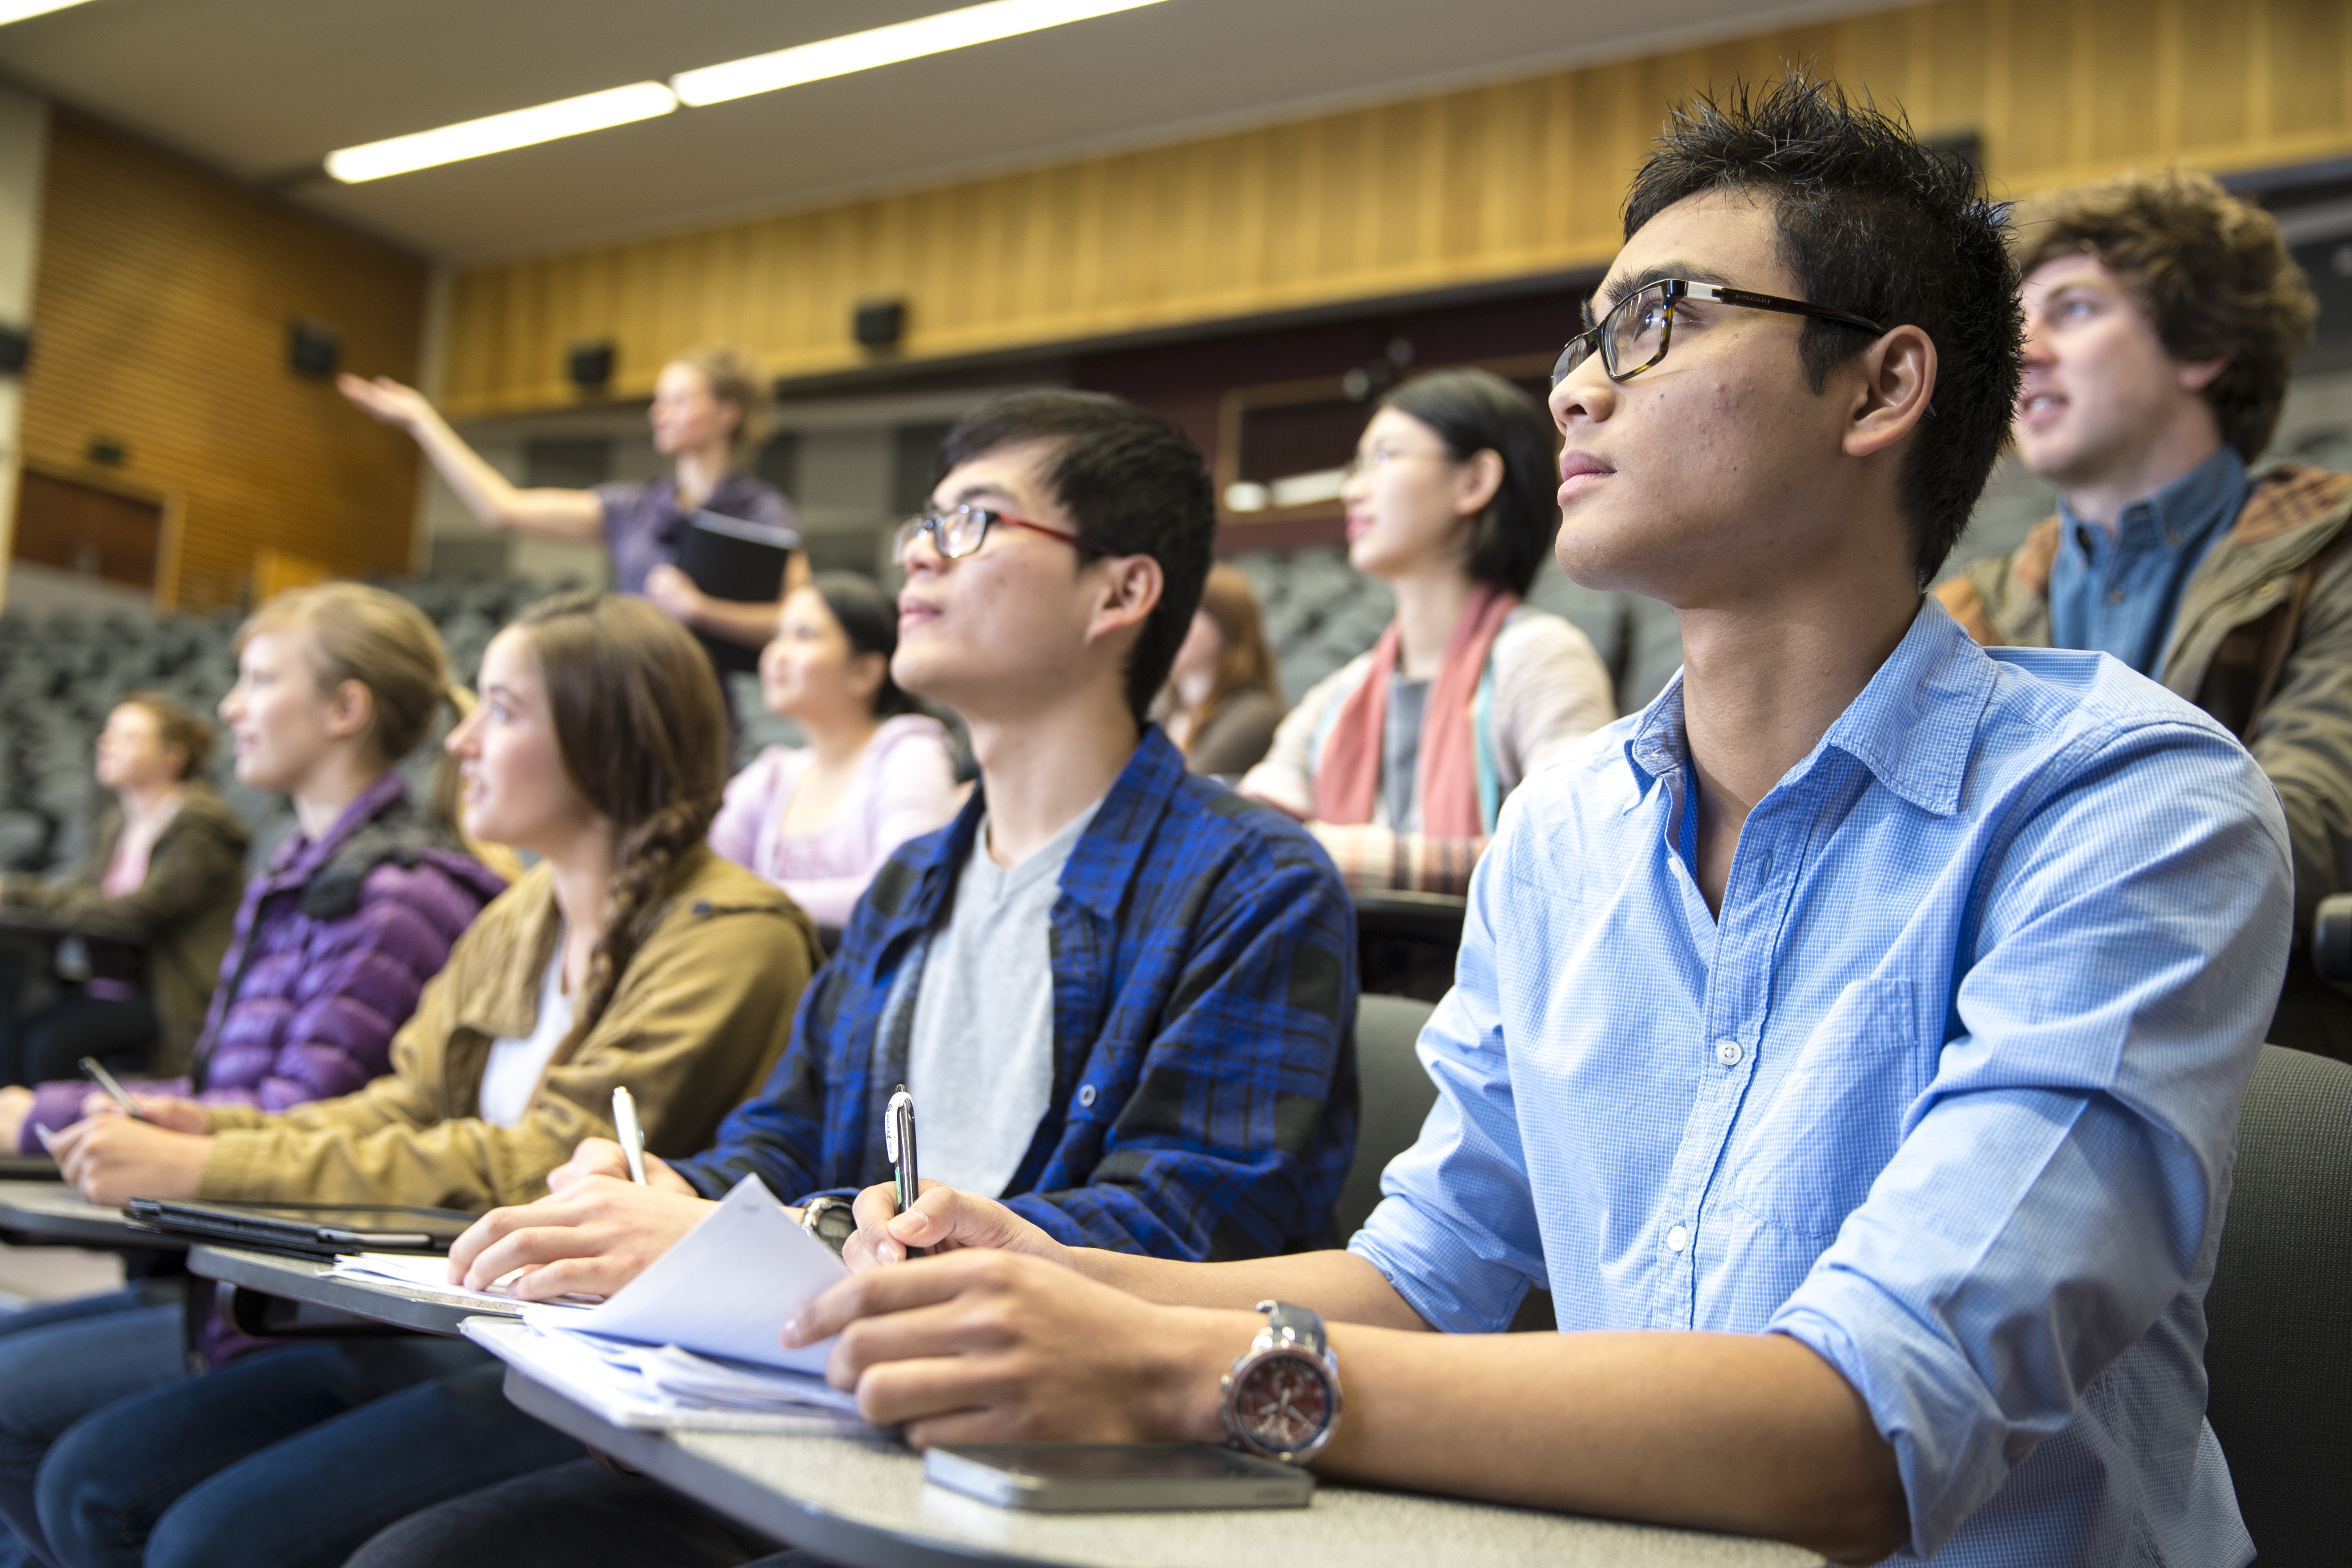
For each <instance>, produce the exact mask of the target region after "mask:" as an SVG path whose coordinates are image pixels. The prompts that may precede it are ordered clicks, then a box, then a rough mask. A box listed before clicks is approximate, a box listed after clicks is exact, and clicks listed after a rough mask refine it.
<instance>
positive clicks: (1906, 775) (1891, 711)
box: [1625, 598, 1994, 816]
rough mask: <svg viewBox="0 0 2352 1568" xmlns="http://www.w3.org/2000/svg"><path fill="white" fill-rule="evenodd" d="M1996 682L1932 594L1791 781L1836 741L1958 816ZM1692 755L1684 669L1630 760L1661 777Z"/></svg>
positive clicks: (1911, 794)
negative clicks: (1971, 757)
mask: <svg viewBox="0 0 2352 1568" xmlns="http://www.w3.org/2000/svg"><path fill="white" fill-rule="evenodd" d="M1993 679H1994V670H1993V664H1992V660H1991V659H1990V658H1989V657H1987V655H1986V654H1985V651H1984V650H1983V649H1982V648H1980V647H1978V646H1977V645H1976V642H1975V640H1974V639H1973V638H1971V637H1969V635H1968V633H1966V632H1964V631H1962V630H1961V629H1960V626H1959V623H1958V622H1957V621H1955V620H1953V619H1952V617H1951V616H1949V615H1948V614H1947V613H1946V612H1945V610H1944V607H1943V606H1942V605H1939V604H1937V602H1936V601H1935V600H1934V599H1933V598H1930V599H1928V600H1927V602H1926V603H1925V604H1923V605H1921V606H1920V609H1919V613H1918V614H1917V615H1916V616H1914V617H1912V621H1911V629H1910V630H1909V631H1907V632H1906V633H1904V634H1903V640H1902V641H1901V642H1899V643H1897V644H1895V651H1894V652H1893V653H1891V654H1889V655H1888V656H1887V658H1886V662H1885V663H1884V664H1882V665H1880V666H1879V667H1878V671H1877V673H1876V674H1874V675H1873V676H1872V677H1871V678H1870V682H1869V684H1868V685H1866V686H1864V688H1863V689H1862V693H1861V695H1860V696H1858V697H1856V698H1855V699H1854V700H1853V702H1852V703H1850V704H1848V705H1847V707H1846V710H1845V711H1844V712H1843V713H1841V714H1839V715H1838V716H1837V718H1836V720H1835V721H1833V722H1832V724H1831V725H1830V727H1829V729H1828V731H1826V732H1825V733H1823V735H1822V738H1821V741H1820V742H1819V743H1817V744H1816V745H1815V746H1814V747H1813V749H1812V751H1811V752H1809V753H1808V754H1807V755H1806V757H1805V759H1804V760H1803V761H1802V762H1801V763H1798V764H1797V765H1796V766H1795V767H1793V768H1791V769H1790V770H1789V778H1790V779H1794V778H1800V777H1802V776H1803V775H1804V774H1806V773H1810V772H1811V771H1812V769H1813V767H1814V765H1815V764H1816V763H1818V762H1819V760H1820V758H1821V756H1822V752H1823V751H1825V750H1827V749H1828V748H1831V747H1835V748H1836V749H1837V750H1839V751H1841V752H1845V753H1846V754H1847V755H1848V756H1851V757H1853V759H1854V760H1855V761H1856V762H1858V763H1861V764H1862V765H1863V766H1864V767H1866V768H1868V769H1869V770H1870V771H1871V773H1872V775H1873V776H1874V777H1875V778H1876V779H1877V780H1878V782H1879V783H1880V784H1884V785H1885V787H1886V788H1887V790H1889V791H1890V792H1891V793H1893V794H1895V795H1899V796H1901V797H1902V798H1903V799H1905V800H1906V801H1909V802H1910V803H1911V804H1912V805H1916V806H1917V807H1918V808H1919V809H1920V810H1922V811H1926V812H1931V813H1933V814H1934V815H1936V816H1950V815H1951V814H1952V813H1953V812H1955V811H1957V810H1958V809H1959V803H1960V785H1961V784H1962V782H1963V781H1964V779H1965V778H1966V775H1967V773H1968V764H1969V755H1970V753H1972V752H1974V751H1975V749H1976V735H1977V721H1978V720H1979V718H1980V717H1981V716H1982V715H1983V713H1984V709H1985V704H1986V702H1987V701H1989V700H1990V699H1991V696H1992V686H1993ZM1689 754H1690V743H1689V741H1688V740H1687V739H1686V738H1685V732H1684V728H1683V678H1682V674H1681V672H1680V671H1676V672H1675V678H1674V679H1672V680H1671V681H1669V682H1667V684H1666V689H1664V691H1662V692H1660V693H1659V694H1658V697H1657V700H1655V701H1654V702H1652V703H1651V704H1650V706H1649V707H1648V709H1647V710H1644V711H1643V714H1642V717H1641V718H1640V720H1639V721H1636V723H1635V724H1634V726H1633V731H1632V733H1631V734H1629V735H1628V736H1627V737H1626V739H1625V760H1626V761H1627V762H1628V763H1631V764H1632V765H1633V768H1634V769H1635V770H1636V771H1637V772H1638V773H1643V774H1646V775H1648V777H1650V778H1652V779H1656V778H1662V777H1664V776H1666V775H1669V774H1672V773H1679V772H1680V771H1681V770H1682V766H1683V759H1684V758H1685V757H1686V756H1688V755H1689ZM1782 782H1783V783H1786V782H1788V781H1787V780H1785V779H1784V780H1783V781H1782Z"/></svg>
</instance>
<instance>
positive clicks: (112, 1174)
mask: <svg viewBox="0 0 2352 1568" xmlns="http://www.w3.org/2000/svg"><path fill="white" fill-rule="evenodd" d="M212 1152H213V1141H212V1139H211V1137H210V1136H209V1135H205V1134H198V1133H190V1132H173V1131H169V1130H168V1129H165V1128H162V1127H158V1126H156V1125H154V1124H153V1123H152V1122H148V1121H133V1120H132V1119H131V1118H130V1117H128V1116H89V1117H84V1118H83V1119H82V1120H81V1121H77V1122H75V1123H74V1124H73V1125H72V1126H70V1127H68V1128H67V1129H66V1130H65V1131H63V1132H60V1133H58V1141H57V1155H58V1170H59V1171H60V1172H62V1173H64V1175H65V1178H66V1180H67V1181H68V1182H71V1183H72V1184H74V1185H75V1186H77V1187H79V1188H80V1189H81V1195H82V1196H84V1197H86V1198H88V1199H89V1201H90V1202H92V1203H94V1204H108V1205H117V1204H121V1203H123V1202H125V1201H127V1200H129V1199H131V1198H192V1197H194V1196H195V1195H196V1189H197V1187H198V1186H199V1185H201V1184H202V1183H203V1181H204V1174H205V1161H206V1160H208V1159H210V1158H211V1157H212Z"/></svg>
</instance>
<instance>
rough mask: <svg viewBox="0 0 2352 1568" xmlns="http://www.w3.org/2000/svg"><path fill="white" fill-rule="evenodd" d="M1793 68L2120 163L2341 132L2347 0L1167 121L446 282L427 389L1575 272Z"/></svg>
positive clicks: (1904, 28) (632, 388) (518, 398)
mask: <svg viewBox="0 0 2352 1568" xmlns="http://www.w3.org/2000/svg"><path fill="white" fill-rule="evenodd" d="M1784 61H1800V62H1802V61H1810V62H1812V63H1814V64H1815V65H1816V66H1817V67H1818V68H1820V69H1822V71H1824V72H1826V73H1828V74H1831V75H1833V76H1835V77H1837V78H1839V79H1842V80H1843V81H1844V82H1845V83H1847V84H1848V85H1849V86H1851V87H1859V88H1867V89H1869V90H1870V91H1871V92H1872V93H1874V95H1875V96H1876V98H1877V99H1878V100H1879V101H1880V102H1882V103H1898V104H1900V105H1902V106H1903V107H1904V108H1905V109H1906V110H1907V112H1908V113H1909V115H1910V118H1911V121H1912V122H1913V124H1914V125H1915V126H1916V127H1917V128H1918V129H1919V130H1920V131H1921V132H1925V133H1929V134H1937V133H1944V132H1958V131H1969V130H1973V131H1975V132H1978V133H1979V135H1980V136H1981V138H1982V145H1983V150H1984V158H1985V164H1986V170H1987V174H1988V175H1989V177H1990V180H1991V181H1992V183H1993V186H1994V188H1995V190H1996V191H1999V192H2001V193H2003V194H2006V195H2013V196H2014V195H2030V194H2031V193H2032V192H2034V191H2037V190H2043V189H2049V188H2053V187H2055V186H2058V185H2063V184H2069V183H2073V182H2074V181H2078V180H2083V179H2088V178H2094V177H2096V176H2098V175H2101V174H2109V173H2112V172H2115V171H2116V170H2119V169H2122V168H2124V167H2126V166H2129V165H2132V164H2135V163H2140V164H2155V163H2167V162H2172V161H2178V162H2180V163H2186V164H2189V165H2191V166H2195V167H2200V168H2207V169H2212V170H2217V171H2228V170H2232V169H2246V168H2256V167H2264V166H2273V165H2282V164H2292V163H2303V162H2308V161H2312V160H2315V159H2319V158H2325V157H2332V156H2336V155H2340V154H2343V153H2347V152H2352V5H2345V4H2343V3H2342V0H1932V3H1930V4H1926V5H1910V6H1906V7H1903V8H1901V9H1896V10H1889V11H1883V12H1877V13H1873V14H1869V15H1864V16H1854V17H1850V18H1847V19H1844V20H1841V21H1834V22H1829V23H1823V24H1821V25H1818V26H1804V27H1794V28H1790V29H1786V30H1782V31H1777V32H1769V33H1764V34H1760V35H1758V36H1756V37H1749V38H1744V39H1740V40H1738V41H1736V42H1730V43H1722V44H1715V45H1709V46H1706V47H1694V48H1688V49H1682V50H1677V51H1674V52H1672V53H1667V54H1661V55H1656V56H1653V57H1649V58H1642V59H1636V60H1631V61H1624V62H1620V63H1614V64H1609V65H1599V66H1591V67H1586V68H1579V69H1574V70H1567V71H1559V72H1556V73H1553V74H1550V75H1546V76H1539V77H1534V78H1530V79H1525V80H1519V81H1511V82H1505V83H1501V84H1499V85H1495V86H1489V87H1480V88H1475V89H1465V90H1462V91H1455V92H1448V93H1443V94H1439V95H1436V96H1433V97H1428V98H1423V99H1419V100H1412V101H1409V102H1403V103H1397V104H1392V105H1388V106H1384V107H1380V108H1372V109H1366V110H1357V111H1353V112H1347V113H1336V114H1327V115H1321V116H1318V117H1316V118H1313V119H1309V120H1303V121H1297V122H1295V123H1290V124H1283V125H1276V126H1271V127H1266V128H1263V129H1258V130H1251V131H1245V132H1235V133H1233V134H1227V135H1221V136H1213V137H1209V138H1206V139H1202V140H1199V141H1193V142H1185V143H1182V144H1181V145H1174V146H1167V147H1160V148H1154V149H1150V150H1147V151H1141V152H1133V153H1118V154H1115V155H1110V156H1104V157H1096V158H1087V159H1081V160H1078V161H1076V162H1073V163H1063V164H1059V165H1056V166H1054V167H1050V168H1043V169H1037V170H1034V171H1030V172H1026V173H1021V174H1006V175H1003V176H1000V177H994V178H988V179H979V180H971V181H966V182H962V183H960V184H950V185H944V186H940V187H937V188H933V189H928V190H919V191H912V192H908V193H904V194H899V195H887V196H880V197H877V198H874V199H871V200H866V201H857V202H850V203H846V204H844V205H837V206H832V207H826V208H824V209H821V210H816V211H809V212H801V213H794V214H791V215H787V216H779V217H773V218H769V219H765V220H759V221H752V222H743V223H731V224H728V225H724V226H719V227H713V228H707V229H703V230H700V231H698V232H693V233H687V234H678V235H673V236H668V237H660V238H654V239H646V240H641V241H635V242H631V243H625V244H617V245H608V246H603V247H595V248H593V249H588V250H583V251H579V252H575V253H572V254H568V255H560V256H551V257H547V258H536V259H529V260H520V261H514V262H510V263H505V264H499V265H493V266H486V267H481V268H476V269H473V270H470V271H467V272H464V273H461V274H460V275H459V276H458V277H457V279H456V280H455V287H454V290H453V296H452V301H451V303H452V309H451V311H450V316H449V324H448V340H447V349H448V353H447V359H446V381H445V384H444V386H443V389H442V390H443V394H444V398H445V402H446V405H447V406H448V407H449V409H450V411H451V412H452V413H454V414H457V415H459V416H478V415H485V414H494V413H509V412H520V411H524V410H530V409H537V408H546V407H554V406H562V405H565V404H568V403H570V402H572V401H573V396H572V389H571V388H570V387H569V386H568V385H566V384H565V383H564V381H563V379H562V354H563V351H564V350H565V348H566V347H567V346H568V345H569V344H571V343H573V342H582V341H587V340H593V339H604V338H609V339H611V340H613V341H614V343H615V344H616V345H617V347H618V349H619V374H618V375H617V376H616V380H615V385H614V392H615V393H616V394H617V395H644V394H645V393H646V392H647V391H648V390H649V389H650V386H651V383H652V379H653V376H654V374H655V372H656V370H657V369H658V368H659V365H660V363H661V361H662V359H663V357H664V356H665V355H667V354H669V353H675V352H677V350H679V349H681V348H683V347H686V346H688V345H689V344H692V343H695V342H701V341H705V340H711V339H723V340H728V341H731V342H740V343H742V344H744V345H745V346H747V347H749V348H751V350H752V351H753V352H754V353H757V354H758V355H759V356H760V357H761V361H762V363H764V364H765V365H766V366H767V368H768V369H769V370H770V371H772V372H773V373H775V374H780V375H801V374H823V373H825V372H829V371H835V370H841V369H845V368H848V367H851V366H854V365H856V364H858V363H863V360H864V356H863V355H862V354H861V353H860V351H859V350H858V349H857V348H856V345H855V344H854V343H853V342H851V340H850V333H849V318H850V313H851V310H853V308H854V307H855V305H856V302H857V301H859V300H866V299H873V298H890V297H902V298H904V299H905V300H907V301H908V334H907V338H906V341H905V342H904V344H903V346H902V351H901V352H902V355H903V357H905V358H907V359H911V360H919V359H925V358H932V357H945V356H954V355H961V354H970V353H984V352H989V351H994V350H1003V349H1013V348H1021V347H1026V346H1033V345H1040V344H1047V343H1054V342H1075V341H1079V340H1083V339H1086V338H1089V337H1097V336H1100V335H1104V334H1108V333H1118V332H1131V331H1141V330H1149V329H1152V328H1160V327H1167V326H1171V325H1177V324H1181V323H1187V322H1193V321H1213V320H1219V319H1225V318H1234V317H1242V316H1248V315H1253V314H1256V313H1259V312H1264V311H1269V310H1285V309H1292V308H1297V307H1301V306H1308V305H1317V304H1324V303H1329V302H1333V301H1338V300H1350V299H1373V298H1379V297H1382V296H1389V295H1397V294H1406V293H1411V292H1413V291H1416V290H1422V289H1435V288H1443V287H1448V286H1454V285H1459V284H1466V283H1475V282H1480V281H1485V280H1489V279H1507V278H1513V277H1524V276H1530V275H1542V274H1546V273H1553V272H1559V271H1566V270H1571V269H1575V268H1587V267H1591V266H1593V265H1595V264H1597V263H1600V262H1601V261H1604V260H1605V259H1606V258H1608V257H1609V256H1610V255H1611V254H1612V252H1613V251H1614V250H1615V248H1616V245H1617V226H1616V216H1617V206H1618V202H1619V200H1620V199H1621V197H1622V193H1623V190H1624V185H1625V182H1626V178H1627V176H1628V175H1629V174H1631V172H1632V171H1633V168H1634V167H1635V166H1636V165H1637V164H1638V163H1639V162H1640V159H1641V157H1642V154H1643V149H1644V147H1645V146H1646V144H1647V142H1648V141H1649V139H1650V138H1651V137H1652V136H1654V134H1655V133H1656V132H1657V130H1658V128H1659V126H1660V124H1661V123H1662V121H1663V120H1664V113H1665V110H1666V106H1667V105H1668V104H1670V103H1672V102H1674V101H1675V100H1678V99H1680V98H1681V97H1683V96H1684V95H1685V94H1686V93H1688V92H1690V91H1692V90H1693V89H1701V88H1705V87H1706V86H1708V85H1709V84H1722V83H1726V82H1728V81H1729V80H1731V79H1733V78H1735V77H1746V78H1748V79H1757V78H1760V77H1766V76H1769V75H1771V74H1774V73H1776V72H1777V71H1778V70H1779V69H1780V68H1781V65H1782V62H1784Z"/></svg>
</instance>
